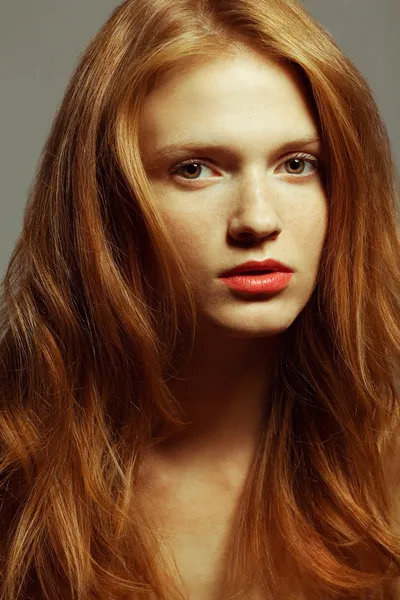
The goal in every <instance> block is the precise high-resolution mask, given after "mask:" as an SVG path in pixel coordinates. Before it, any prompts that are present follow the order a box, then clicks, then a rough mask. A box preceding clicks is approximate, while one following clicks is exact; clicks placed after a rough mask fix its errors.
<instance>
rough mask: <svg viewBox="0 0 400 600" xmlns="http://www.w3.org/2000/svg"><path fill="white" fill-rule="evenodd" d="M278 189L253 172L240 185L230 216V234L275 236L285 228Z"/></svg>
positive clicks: (236, 236)
mask: <svg viewBox="0 0 400 600" xmlns="http://www.w3.org/2000/svg"><path fill="white" fill-rule="evenodd" d="M282 227H283V226H282V222H281V220H280V217H279V214H278V212H277V192H276V190H273V189H272V186H271V185H268V184H267V182H266V179H265V178H263V177H255V176H254V175H253V177H252V179H251V181H249V179H247V180H246V181H245V182H243V185H241V186H240V189H239V190H238V193H237V201H236V203H234V207H233V211H232V213H231V216H230V219H229V226H228V231H229V235H230V236H231V237H232V238H233V239H235V240H237V241H252V240H261V239H264V238H266V237H268V238H272V239H274V238H276V237H277V236H278V235H279V234H280V233H281V231H282Z"/></svg>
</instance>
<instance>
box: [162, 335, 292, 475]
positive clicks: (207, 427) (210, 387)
mask: <svg viewBox="0 0 400 600" xmlns="http://www.w3.org/2000/svg"><path fill="white" fill-rule="evenodd" d="M282 342H283V338H282V336H281V335H280V336H273V337H269V338H251V339H249V338H234V337H232V336H231V337H229V336H228V335H226V334H221V333H220V332H216V331H213V330H210V329H209V330H205V329H204V328H203V329H202V330H201V333H199V334H198V335H197V336H196V340H195V345H194V350H193V353H192V355H191V357H190V361H189V362H188V363H187V365H186V367H185V368H184V369H182V370H181V371H180V372H179V373H178V374H177V376H176V377H175V378H173V379H171V380H169V382H168V386H169V388H170V390H171V391H172V393H173V394H174V396H175V397H176V398H177V399H178V401H179V402H180V404H181V406H182V407H183V409H184V412H185V418H186V420H187V421H189V425H188V426H187V427H186V429H185V430H184V431H183V432H181V433H179V434H178V435H176V436H175V437H173V438H171V439H169V440H168V441H167V442H163V444H162V451H163V452H164V453H167V455H168V456H173V457H174V459H176V457H179V461H180V462H181V463H182V461H183V462H185V461H187V463H188V464H190V465H193V460H194V458H195V459H196V461H197V462H198V463H199V464H200V463H201V464H204V463H212V462H214V461H218V462H219V463H222V462H224V461H232V460H233V459H235V457H237V455H240V456H245V455H248V454H251V453H252V452H253V451H254V448H255V445H256V442H257V439H258V436H259V434H260V433H261V430H262V427H263V423H264V414H265V407H266V403H267V402H268V399H269V394H270V389H271V385H272V383H273V379H274V369H275V364H276V360H277V358H278V357H279V354H280V350H281V348H282Z"/></svg>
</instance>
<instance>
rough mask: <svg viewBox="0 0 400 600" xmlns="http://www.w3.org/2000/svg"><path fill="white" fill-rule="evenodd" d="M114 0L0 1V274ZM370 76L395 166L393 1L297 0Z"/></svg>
mask: <svg viewBox="0 0 400 600" xmlns="http://www.w3.org/2000/svg"><path fill="white" fill-rule="evenodd" d="M119 3H120V2H118V1H115V0H67V1H66V0H34V1H33V0H0V49H1V52H0V81H1V94H0V115H1V117H0V118H1V136H0V169H1V170H0V177H1V199H0V203H1V204H0V279H1V278H2V276H3V274H4V272H5V269H6V266H7V264H8V261H9V258H10V254H11V251H12V249H13V247H14V244H15V242H16V239H17V237H18V235H19V233H20V231H21V227H22V218H23V212H24V208H25V204H26V200H27V194H28V188H29V186H30V183H31V181H32V178H33V176H34V173H35V169H36V166H37V163H38V161H39V156H40V152H41V150H42V148H43V145H44V142H45V140H46V137H47V134H48V133H49V129H50V125H51V123H52V121H53V119H54V117H55V114H56V111H57V109H58V107H59V104H60V102H61V100H62V97H63V94H64V91H65V88H66V86H67V83H68V80H69V78H70V76H71V75H72V71H73V69H74V67H75V66H76V63H77V60H78V58H79V56H80V54H82V53H83V51H84V49H85V47H86V45H87V43H88V41H89V39H90V38H91V37H92V36H93V35H94V34H95V33H96V31H97V30H98V29H99V28H100V27H101V25H102V24H103V23H104V21H105V20H106V19H107V17H108V16H109V15H110V13H111V11H112V10H113V9H114V8H115V7H116V6H118V4H119ZM303 3H304V5H305V6H306V8H307V9H308V10H309V11H310V12H311V14H312V15H313V16H314V17H315V18H316V19H317V20H318V21H319V22H320V23H322V25H323V26H324V27H325V28H326V29H327V30H328V31H329V32H330V33H331V34H332V35H333V36H334V38H335V39H336V41H337V42H338V44H339V46H340V47H341V49H342V50H343V52H345V54H347V55H348V56H349V57H350V58H351V59H352V60H353V62H354V63H355V64H356V65H357V67H358V68H359V69H360V71H361V72H362V73H363V75H364V76H365V77H366V79H367V80H368V81H369V83H370V85H371V87H372V89H373V92H374V94H375V98H376V100H377V103H378V106H379V108H380V111H381V114H382V117H383V120H384V122H385V123H386V126H387V128H388V130H389V136H390V140H391V144H392V149H393V155H394V158H395V162H396V166H397V170H398V171H400V119H399V116H398V112H399V107H400V77H399V58H400V36H399V33H398V30H399V24H400V0H304V2H303Z"/></svg>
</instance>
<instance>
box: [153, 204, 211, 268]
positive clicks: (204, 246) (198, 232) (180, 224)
mask: <svg viewBox="0 0 400 600" xmlns="http://www.w3.org/2000/svg"><path fill="white" fill-rule="evenodd" d="M161 218H162V221H163V223H164V224H165V226H166V228H167V229H168V231H169V233H170V234H171V237H172V240H173V242H174V244H175V246H176V249H177V251H178V253H179V255H180V256H181V257H182V259H183V261H184V262H185V263H186V264H187V265H190V264H191V263H196V262H197V263H198V262H200V257H201V256H203V255H205V254H207V253H209V252H210V249H211V248H212V240H211V238H212V235H213V232H215V230H216V227H215V222H214V227H213V225H212V223H210V222H208V221H204V215H198V214H182V212H179V213H177V212H175V213H173V212H168V213H166V212H164V213H163V214H161Z"/></svg>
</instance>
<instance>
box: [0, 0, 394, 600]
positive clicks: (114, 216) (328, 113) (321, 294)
mask: <svg viewBox="0 0 400 600" xmlns="http://www.w3.org/2000/svg"><path fill="white" fill-rule="evenodd" d="M249 47H252V48H257V49H259V50H261V51H262V52H264V53H265V56H266V57H267V56H268V57H271V58H273V59H274V60H276V61H281V62H282V63H285V64H290V65H292V66H293V68H295V69H296V70H297V71H298V72H299V73H300V74H301V76H302V77H303V80H304V83H305V85H306V86H307V89H308V90H309V96H310V98H311V100H312V102H313V106H314V107H315V113H316V116H317V121H318V127H319V130H320V133H321V136H322V142H323V145H324V148H325V150H326V158H325V164H324V186H325V189H326V195H327V199H328V207H329V219H328V230H327V234H326V239H325V244H324V248H323V252H322V256H321V263H320V271H319V275H318V280H317V285H316V287H315V289H314V291H313V294H312V296H311V297H310V300H309V302H308V303H307V305H306V306H305V308H304V310H303V311H302V312H301V313H300V315H299V316H298V317H297V319H296V320H295V321H294V323H293V324H292V325H291V326H290V327H289V329H288V330H287V331H286V332H285V341H284V345H283V349H282V353H281V354H280V355H279V360H277V366H276V370H275V380H274V386H273V392H272V394H271V397H270V398H269V399H268V405H267V410H266V413H267V414H266V420H265V427H264V430H263V433H262V435H261V437H260V440H259V445H258V448H257V451H256V453H255V455H254V459H253V463H252V466H251V469H250V472H249V475H248V478H247V480H246V484H245V487H244V490H243V494H242V496H241V499H240V505H239V507H238V510H237V514H236V517H235V520H234V523H233V525H232V533H231V537H230V545H229V552H228V553H227V559H226V580H225V582H224V586H223V592H221V596H220V597H221V598H222V597H225V594H226V596H228V594H229V593H230V594H232V596H233V595H234V594H235V593H239V592H240V591H243V593H244V592H245V591H246V590H248V591H250V590H251V589H253V588H254V587H255V586H256V585H257V586H260V589H262V590H263V591H265V593H267V592H268V593H269V594H270V597H271V598H274V599H277V600H287V599H288V598H295V597H298V596H296V593H297V592H298V591H299V589H300V587H299V583H298V582H299V581H302V582H304V585H307V586H309V588H308V589H310V590H313V592H315V594H316V595H318V594H320V596H319V595H318V597H321V598H324V599H327V598H367V597H368V598H379V599H384V598H389V597H390V596H389V593H390V588H391V585H392V584H393V582H395V581H396V578H397V577H399V575H400V535H399V527H398V523H397V522H396V509H397V504H398V500H399V499H400V498H396V493H395V492H396V491H397V487H396V486H397V485H398V482H399V470H400V469H399V467H400V465H399V464H398V461H399V456H400V455H398V454H397V446H396V439H397V435H398V431H399V429H398V427H399V412H400V411H399V400H400V389H399V380H400V378H399V371H400V329H399V327H400V307H399V302H400V281H399V273H400V245H399V234H398V232H399V189H398V179H397V175H396V169H395V165H394V162H393V157H392V152H391V148H390V143H389V139H388V134H387V130H386V128H385V126H384V124H383V122H382V119H381V117H380V114H379V111H378V108H377V106H376V103H375V100H374V97H373V94H372V92H371V89H370V87H369V86H368V84H367V82H366V81H365V79H364V78H363V76H362V75H361V74H360V72H359V71H358V70H357V68H356V67H355V66H354V64H353V63H352V62H351V61H350V60H349V59H348V58H347V57H346V56H345V55H344V54H343V53H342V52H341V51H340V49H339V48H338V46H337V45H336V44H335V42H334V40H333V39H332V37H331V35H330V34H329V33H328V32H327V31H326V30H325V29H324V28H323V27H322V26H321V25H320V24H318V23H317V22H315V21H314V19H313V18H312V17H311V15H310V14H309V13H308V12H307V11H306V10H305V8H304V7H303V6H302V5H301V4H300V3H299V2H297V0H257V1H255V0H174V2H171V1H170V0H127V1H126V2H124V3H123V4H121V5H120V6H119V7H118V8H117V9H116V10H115V11H114V12H113V14H112V15H111V17H110V19H109V20H108V21H107V22H106V23H105V25H104V26H103V27H102V28H101V30H100V31H99V32H98V33H97V35H95V36H94V38H93V39H92V40H91V42H90V44H89V46H88V48H87V50H86V51H85V52H84V54H83V55H82V56H81V57H80V60H79V63H78V65H77V67H76V70H75V73H74V75H73V77H72V79H71V82H70V84H69V86H68V88H67V90H66V93H65V97H64V99H63V101H62V103H61V106H60V109H59V111H58V113H57V115H56V118H55V120H54V123H53V126H52V129H51V131H50V133H49V137H48V139H47V142H46V144H45V146H44V150H43V153H42V156H41V159H40V162H39V165H38V168H37V174H36V177H35V180H34V182H33V183H32V186H31V189H30V194H29V198H28V202H27V205H26V209H25V213H24V219H23V227H22V232H21V235H20V237H19V239H18V240H17V243H16V246H15V248H14V250H13V253H12V256H11V259H10V262H9V264H8V268H7V270H6V273H5V277H4V280H3V283H2V288H1V299H0V300H1V305H0V308H1V313H0V333H1V338H0V379H1V382H0V388H1V393H0V444H1V462H0V507H1V508H0V517H1V525H0V575H1V577H0V579H1V582H0V600H20V599H21V600H22V598H30V599H34V600H37V599H46V600H55V599H57V600H122V599H128V598H146V597H147V598H158V599H167V600H171V598H175V597H183V596H182V595H180V592H179V590H178V589H174V588H173V584H172V583H171V584H169V583H168V580H167V576H166V572H167V571H166V569H165V565H163V559H162V556H161V553H160V552H157V545H154V544H157V540H156V536H155V535H154V532H153V530H152V525H151V523H149V522H148V521H147V520H146V518H145V515H144V513H143V512H142V511H141V509H140V503H139V501H138V494H137V493H136V492H135V490H137V489H138V488H137V485H138V482H139V480H140V473H141V471H140V467H141V465H142V464H143V460H144V457H145V455H146V451H147V450H148V449H149V448H150V447H151V446H152V445H154V444H157V443H159V442H160V441H161V440H163V439H166V438H167V437H168V436H170V435H172V434H173V433H174V432H177V431H179V430H181V429H182V428H183V427H185V420H184V417H183V413H182V409H181V407H180V406H179V403H178V402H177V400H176V399H175V398H174V397H173V395H172V393H171V392H170V391H169V389H168V379H169V378H170V377H173V376H174V373H176V372H177V369H179V367H180V366H181V365H182V364H184V361H185V360H187V358H188V357H190V350H191V348H192V344H193V340H194V337H195V330H196V309H195V298H194V297H193V293H192V291H191V289H190V287H189V282H188V279H187V277H186V276H185V271H184V268H183V265H182V263H181V262H180V258H179V254H178V252H177V250H176V248H175V247H174V243H173V240H172V239H171V237H170V236H169V235H168V231H167V230H166V229H165V228H164V227H163V223H162V222H161V220H160V218H159V215H158V214H157V211H156V208H155V206H156V205H155V202H154V197H153V196H152V192H151V188H150V185H149V182H148V179H147V178H146V172H145V170H144V168H143V164H142V160H141V154H140V149H139V126H140V115H141V109H142V107H143V104H144V103H145V102H146V97H147V95H148V94H149V93H150V91H151V90H152V89H154V88H155V86H156V85H157V81H159V78H160V77H161V76H162V77H165V76H168V74H169V73H171V72H172V71H173V70H174V69H181V70H182V69H184V68H185V67H186V65H190V64H191V63H192V61H193V60H196V59H200V58H202V57H203V58H212V57H213V56H215V55H221V54H222V53H227V54H232V53H233V52H240V51H241V50H242V49H244V48H249ZM396 461H397V462H396ZM396 502H397V504H396ZM398 516H399V515H398ZM288 565H290V566H291V569H292V570H291V571H290V573H292V572H293V573H294V574H295V575H296V576H293V577H292V576H290V577H289V576H288V573H289V571H288ZM163 571H164V573H163ZM163 576H164V579H163ZM297 576H298V578H297ZM307 597H311V596H307Z"/></svg>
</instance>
